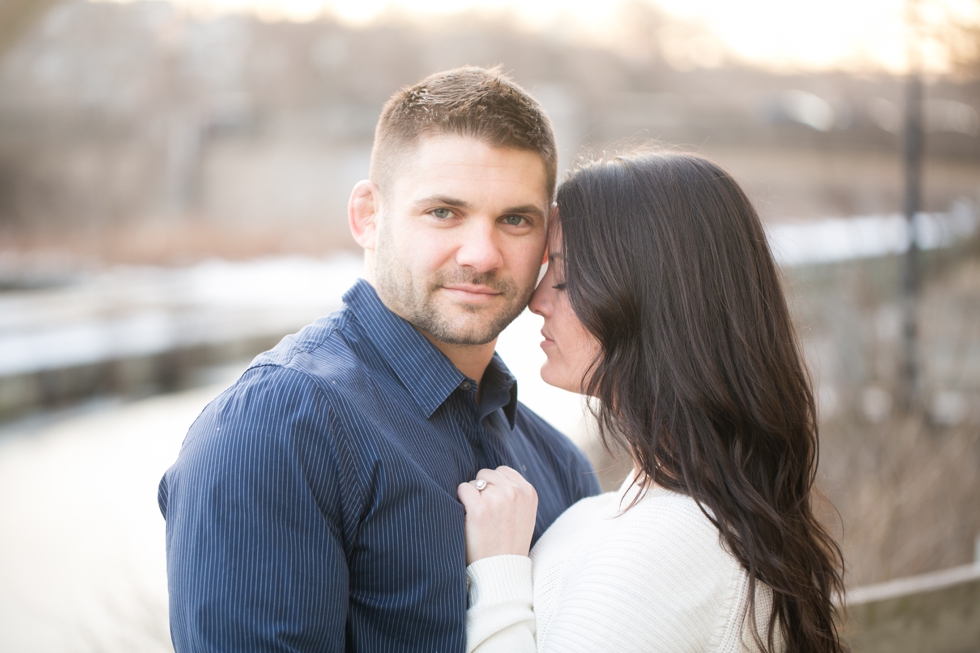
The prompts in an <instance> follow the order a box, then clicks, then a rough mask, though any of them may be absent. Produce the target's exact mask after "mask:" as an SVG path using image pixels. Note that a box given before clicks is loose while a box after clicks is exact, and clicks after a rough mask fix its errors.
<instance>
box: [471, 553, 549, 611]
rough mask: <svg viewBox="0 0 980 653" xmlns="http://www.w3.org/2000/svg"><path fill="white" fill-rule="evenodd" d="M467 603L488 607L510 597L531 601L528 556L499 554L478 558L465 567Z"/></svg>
mask: <svg viewBox="0 0 980 653" xmlns="http://www.w3.org/2000/svg"><path fill="white" fill-rule="evenodd" d="M466 580H467V581H468V583H469V607H470V608H475V607H488V606H492V605H499V604H501V603H507V602H510V601H521V602H526V603H528V604H530V603H531V602H532V600H533V598H534V590H533V588H532V585H531V559H530V558H529V557H527V556H519V555H499V556H491V557H489V558H483V559H481V560H477V561H476V562H474V563H473V564H471V565H470V566H469V567H467V568H466Z"/></svg>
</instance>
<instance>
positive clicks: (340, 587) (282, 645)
mask: <svg viewBox="0 0 980 653" xmlns="http://www.w3.org/2000/svg"><path fill="white" fill-rule="evenodd" d="M329 415H330V411H329V406H327V405H326V400H325V398H324V395H323V394H322V392H320V391H319V390H318V388H317V387H316V386H315V384H314V383H313V382H312V381H311V380H310V379H308V378H307V377H306V376H305V375H303V374H301V373H299V372H296V371H293V370H288V369H284V368H281V367H275V366H267V367H258V368H253V369H252V370H249V371H248V372H246V374H245V375H243V377H242V378H241V379H240V380H239V381H238V383H236V384H235V385H234V386H232V388H230V389H229V390H228V391H226V392H225V393H224V394H223V395H221V396H220V397H219V398H218V399H216V400H215V401H213V402H212V403H211V404H210V405H209V406H208V407H207V408H206V409H205V410H204V412H203V413H202V414H201V416H200V417H199V418H198V419H197V421H196V422H195V423H194V425H193V426H192V427H191V429H190V431H189V432H188V435H187V438H186V439H185V441H184V445H183V447H182V449H181V453H180V455H179V457H178V460H177V462H176V463H175V464H174V466H173V467H172V468H171V469H170V470H168V472H167V474H166V475H165V476H164V479H163V481H162V482H161V487H160V504H161V508H162V510H163V512H164V516H165V518H166V521H167V576H168V583H169V590H170V623H171V636H172V639H173V643H174V648H175V650H176V651H177V653H184V652H191V651H195V652H197V651H208V652H211V653H220V652H224V651H250V652H265V651H290V652H293V653H300V652H306V651H310V652H312V651H317V652H324V651H327V652H334V651H336V652H340V651H343V650H344V647H345V623H346V615H347V603H348V570H347V565H346V556H345V551H344V547H343V537H342V532H341V523H342V519H341V515H340V507H339V506H340V500H339V496H340V488H341V487H343V486H344V484H343V483H342V480H343V479H341V478H340V476H341V472H340V467H341V466H340V465H339V464H338V462H337V459H336V456H335V453H334V450H333V448H332V447H331V446H330V442H331V438H330V435H331V425H330V417H329Z"/></svg>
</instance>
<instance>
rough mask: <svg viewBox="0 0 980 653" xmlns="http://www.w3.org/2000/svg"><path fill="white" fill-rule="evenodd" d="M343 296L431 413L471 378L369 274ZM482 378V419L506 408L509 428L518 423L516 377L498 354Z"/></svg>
mask: <svg viewBox="0 0 980 653" xmlns="http://www.w3.org/2000/svg"><path fill="white" fill-rule="evenodd" d="M343 299H344V303H345V304H347V306H349V307H350V309H351V310H352V311H353V313H354V316H355V317H356V318H357V321H358V323H359V324H360V325H361V327H362V328H363V329H364V332H365V333H366V334H367V336H368V338H370V339H371V342H373V343H374V345H375V346H376V347H377V349H378V351H379V352H380V353H381V355H382V356H383V357H384V359H385V360H386V361H387V362H388V364H389V365H390V366H391V369H393V370H394V371H395V375H396V376H397V377H398V379H399V380H400V381H401V382H402V385H404V386H405V387H406V388H407V389H408V391H409V392H410V393H411V395H412V397H413V398H414V399H415V402H416V403H417V404H418V405H419V408H421V409H422V410H423V411H424V412H425V416H426V417H427V418H428V417H431V416H432V414H433V413H434V412H436V409H437V408H439V406H441V405H442V403H443V402H444V401H446V399H447V398H448V397H449V395H451V394H452V392H453V390H455V389H456V388H457V387H459V385H460V384H461V383H462V382H463V381H465V380H466V376H465V375H464V374H463V373H462V372H460V371H459V370H458V369H457V368H456V366H455V365H453V363H452V361H450V360H449V359H448V358H446V356H445V354H443V353H442V352H441V351H439V350H438V349H437V348H436V347H435V345H433V344H432V343H431V342H429V341H428V340H427V339H426V337H425V336H423V335H422V334H421V333H420V332H419V331H418V329H416V328H415V327H414V326H412V325H411V324H410V323H409V322H407V321H406V320H404V319H403V318H401V317H399V316H398V315H395V314H394V313H393V312H392V311H391V309H389V308H388V307H387V306H385V305H384V302H382V301H381V298H380V297H378V293H377V291H376V290H375V289H374V287H373V286H372V285H371V284H369V283H368V282H367V281H365V280H364V279H358V280H357V283H355V284H354V285H353V286H352V287H351V288H350V290H348V291H347V292H346V293H345V294H344V298H343ZM483 382H484V388H483V396H482V399H483V401H482V402H481V406H480V408H481V410H480V413H481V415H480V417H481V419H482V418H483V417H485V416H486V414H489V413H490V412H492V411H494V410H496V409H497V408H503V410H504V414H505V415H506V416H507V421H508V422H509V423H510V427H511V428H514V419H515V416H516V413H517V381H516V380H515V379H514V377H513V376H512V375H511V373H510V370H508V369H507V366H506V365H504V363H503V361H502V360H500V357H499V356H498V355H497V354H496V353H495V354H494V355H493V358H492V359H491V360H490V364H489V365H488V366H487V371H486V372H484V375H483Z"/></svg>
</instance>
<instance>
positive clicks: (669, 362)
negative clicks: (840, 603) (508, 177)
mask: <svg viewBox="0 0 980 653" xmlns="http://www.w3.org/2000/svg"><path fill="white" fill-rule="evenodd" d="M558 211H559V216H560V218H559V226H558V228H557V231H556V233H555V234H554V237H553V238H552V249H553V251H552V253H551V264H550V265H549V268H548V271H547V273H546V274H545V276H544V278H543V280H542V282H541V284H540V286H539V287H538V289H537V290H536V291H535V294H534V296H533V298H532V300H531V304H530V308H531V310H532V311H534V312H535V313H537V314H539V315H542V316H543V317H544V319H545V322H544V328H543V329H542V334H543V335H544V337H545V340H544V342H543V343H542V345H541V346H542V348H543V349H544V350H545V353H546V354H547V357H548V360H547V362H546V363H545V365H544V367H543V368H542V370H541V375H542V377H543V378H544V380H545V381H547V382H548V383H550V384H552V385H556V386H558V387H561V388H565V389H567V390H571V391H574V392H580V393H582V394H585V395H587V396H589V397H593V398H595V399H598V400H599V401H598V402H596V404H594V408H593V410H594V411H595V412H596V416H597V419H598V424H599V426H600V431H601V435H602V438H603V442H604V443H605V444H606V445H607V446H612V447H614V448H615V447H620V448H623V449H625V450H626V451H628V452H629V454H630V456H631V457H632V460H633V463H634V471H633V474H632V475H631V476H630V477H629V478H628V479H627V480H626V482H625V483H624V485H623V487H622V488H621V490H620V491H619V492H613V493H607V494H604V495H602V496H599V497H593V498H591V499H585V500H583V501H580V502H579V503H577V504H576V505H574V506H573V507H572V508H570V509H569V510H568V511H566V512H565V514H563V515H562V516H561V517H560V518H559V519H558V520H557V521H556V522H555V523H554V524H553V525H552V526H551V528H550V529H549V530H548V531H547V532H546V533H545V534H544V535H543V536H542V537H541V539H540V540H539V542H538V543H537V544H536V546H535V548H534V550H533V551H531V552H530V558H528V557H527V556H528V546H529V542H530V539H531V532H532V530H533V522H534V505H535V504H534V501H535V499H534V492H533V489H532V488H530V486H528V485H527V483H526V482H525V481H524V480H523V478H522V477H521V476H520V475H519V474H517V473H516V472H514V471H513V470H511V469H508V468H500V469H498V470H482V471H481V472H480V473H479V474H478V476H477V480H475V481H473V482H472V483H469V484H463V485H461V486H460V488H459V497H460V500H461V501H462V502H463V504H464V507H465V509H466V514H467V517H466V521H467V524H466V528H467V558H468V563H471V564H470V566H469V567H468V569H467V573H468V577H469V579H470V597H469V598H470V610H469V612H468V616H467V619H468V626H467V628H468V630H467V632H468V641H469V646H468V648H469V649H470V650H474V649H475V650H477V651H479V652H480V653H489V652H490V651H509V652H513V653H518V652H520V651H534V650H538V651H583V652H584V651H590V652H592V651H617V652H624V651H672V652H674V651H743V650H761V651H767V652H776V651H784V650H785V651H793V652H803V653H806V652H811V651H812V652H818V651H819V652H837V651H842V650H846V647H845V645H843V644H842V643H841V642H840V641H839V638H838V634H837V630H836V626H835V617H836V612H837V609H836V607H835V604H834V603H833V599H834V597H835V596H837V595H839V594H840V592H841V591H842V580H841V573H842V571H841V567H842V560H841V555H840V550H839V548H838V547H837V545H836V544H835V543H834V541H833V540H832V539H831V537H830V536H829V535H828V534H827V532H826V531H825V530H824V529H823V527H821V525H820V524H819V522H818V521H817V520H816V519H815V518H814V516H813V513H812V509H811V492H812V489H813V481H814V474H815V470H816V461H817V423H816V415H815V407H814V399H813V393H812V391H811V388H810V384H809V381H808V378H807V373H806V369H805V367H804V363H803V359H802V356H801V354H800V347H799V344H798V342H797V340H796V336H795V334H794V331H793V327H792V324H791V321H790V317H789V312H788V310H787V307H786V301H785V299H784V297H783V294H782V290H781V288H780V284H779V279H778V274H777V271H776V267H775V264H774V263H773V259H772V255H771V254H770V252H769V248H768V245H767V243H766V237H765V233H764V231H763V229H762V225H761V224H760V222H759V218H758V216H757V215H756V213H755V210H754V209H753V208H752V206H751V204H750V202H749V201H748V199H747V197H746V196H745V194H744V193H743V192H742V190H741V189H740V188H739V186H738V185H737V184H736V183H735V181H734V180H733V179H732V178H731V177H730V176H729V175H728V174H727V173H726V172H724V171H723V170H722V169H720V168H719V167H718V166H716V165H715V164H713V163H711V162H710V161H708V160H706V159H704V158H701V157H698V156H693V155H688V154H676V153H638V154H633V155H630V156H618V157H615V158H612V159H609V160H605V161H597V162H592V163H589V164H586V165H584V166H581V167H580V168H579V169H577V170H576V171H575V172H574V173H572V174H571V176H570V177H569V178H568V179H567V180H566V181H565V182H564V183H563V184H562V185H561V188H560V189H559V191H558ZM595 406H597V407H595ZM481 488H482V489H481ZM532 562H533V564H532ZM532 575H533V576H532ZM532 577H533V590H532V582H531V581H532ZM532 602H533V607H532Z"/></svg>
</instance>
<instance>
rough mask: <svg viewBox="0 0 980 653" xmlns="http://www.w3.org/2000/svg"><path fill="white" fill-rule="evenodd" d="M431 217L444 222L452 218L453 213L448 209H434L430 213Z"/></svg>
mask: <svg viewBox="0 0 980 653" xmlns="http://www.w3.org/2000/svg"><path fill="white" fill-rule="evenodd" d="M432 215H434V216H436V217H437V218H439V219H440V220H445V219H446V218H451V217H453V212H452V211H450V210H449V209H435V210H434V211H432Z"/></svg>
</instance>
